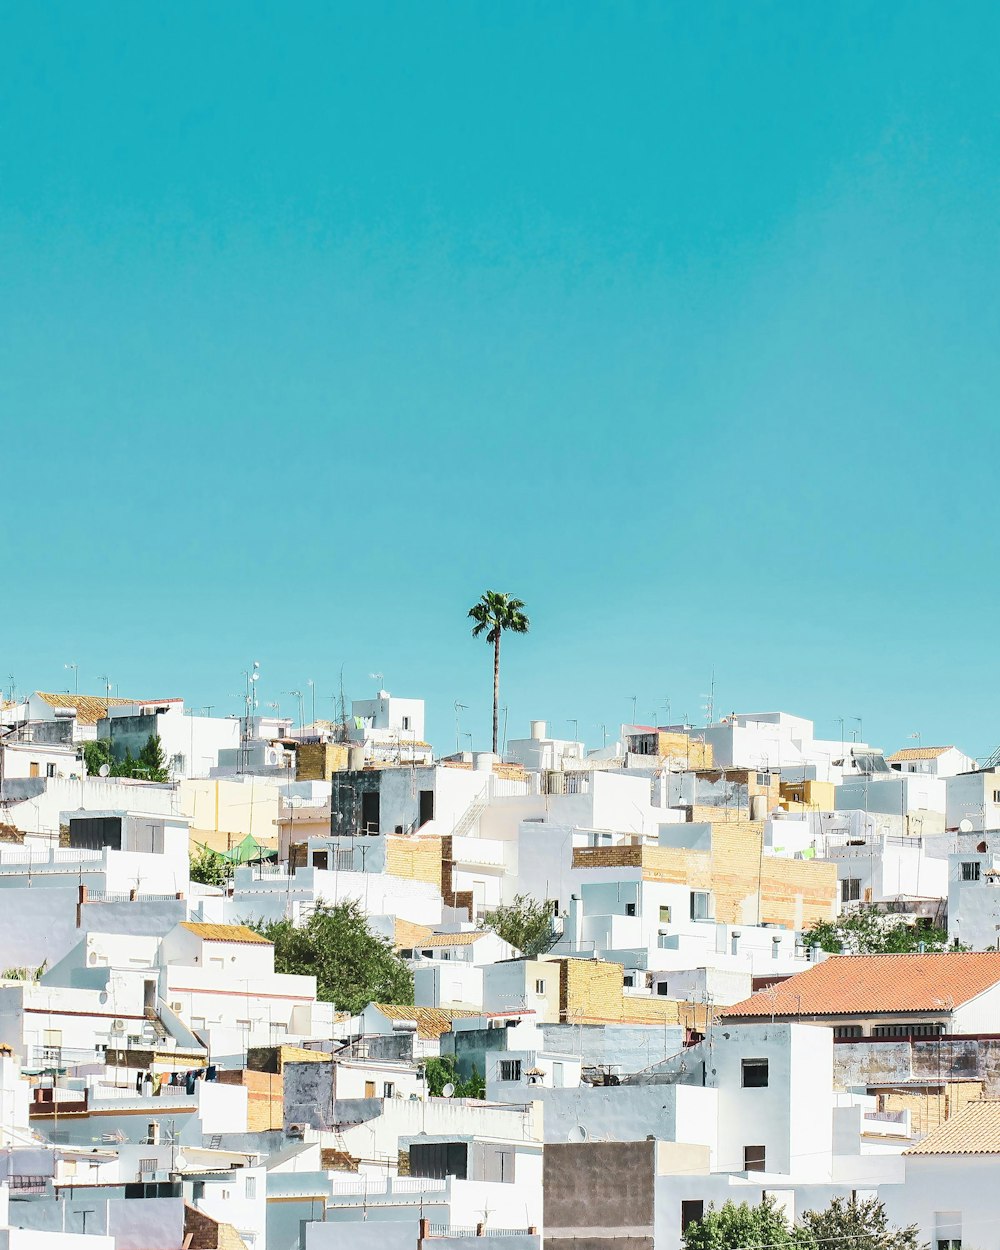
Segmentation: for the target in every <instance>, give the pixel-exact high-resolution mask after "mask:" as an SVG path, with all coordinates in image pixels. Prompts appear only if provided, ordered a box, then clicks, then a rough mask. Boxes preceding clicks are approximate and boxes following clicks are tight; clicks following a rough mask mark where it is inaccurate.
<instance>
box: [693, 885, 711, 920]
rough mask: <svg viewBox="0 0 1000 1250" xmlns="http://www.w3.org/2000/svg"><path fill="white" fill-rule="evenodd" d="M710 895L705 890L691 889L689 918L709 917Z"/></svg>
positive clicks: (706, 918) (702, 918)
mask: <svg viewBox="0 0 1000 1250" xmlns="http://www.w3.org/2000/svg"><path fill="white" fill-rule="evenodd" d="M711 902H712V896H711V894H709V892H708V891H707V890H692V891H691V919H692V920H708V919H709V918H710V917H711V912H712V907H711Z"/></svg>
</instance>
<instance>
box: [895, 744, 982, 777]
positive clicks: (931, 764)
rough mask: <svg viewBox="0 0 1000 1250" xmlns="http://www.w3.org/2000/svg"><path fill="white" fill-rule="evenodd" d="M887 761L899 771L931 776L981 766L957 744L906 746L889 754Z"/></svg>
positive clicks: (945, 774)
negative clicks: (956, 745)
mask: <svg viewBox="0 0 1000 1250" xmlns="http://www.w3.org/2000/svg"><path fill="white" fill-rule="evenodd" d="M885 762H886V763H887V764H888V765H889V767H890V768H892V769H894V770H895V771H896V772H898V773H926V774H928V775H929V776H931V777H956V776H958V774H959V773H972V772H975V771H976V769H977V768H978V767H979V766H978V764H977V763H976V761H975V760H974V759H973V758H972V756H971V755H966V754H965V752H964V751H960V750H959V749H958V747H955V746H947V747H923V746H920V747H904V748H903V750H901V751H895V752H893V754H892V755H889V756H887V757H886V761H885Z"/></svg>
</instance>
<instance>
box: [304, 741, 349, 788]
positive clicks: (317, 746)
mask: <svg viewBox="0 0 1000 1250" xmlns="http://www.w3.org/2000/svg"><path fill="white" fill-rule="evenodd" d="M346 767H347V744H346V743H343V742H303V743H301V744H300V745H299V746H297V747H296V748H295V779H296V781H329V780H330V776H331V774H332V773H339V772H342V771H343V770H344V769H345V768H346Z"/></svg>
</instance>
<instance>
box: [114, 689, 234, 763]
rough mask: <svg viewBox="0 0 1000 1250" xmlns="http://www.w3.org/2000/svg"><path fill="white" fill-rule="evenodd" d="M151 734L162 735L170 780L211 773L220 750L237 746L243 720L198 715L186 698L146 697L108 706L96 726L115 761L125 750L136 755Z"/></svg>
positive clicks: (217, 760)
mask: <svg viewBox="0 0 1000 1250" xmlns="http://www.w3.org/2000/svg"><path fill="white" fill-rule="evenodd" d="M150 735H155V736H157V737H158V738H159V739H160V746H161V748H162V750H163V755H164V758H165V760H166V763H167V767H168V768H169V769H170V776H171V778H172V779H174V780H178V779H180V778H182V777H185V778H186V777H208V776H210V775H211V774H212V770H213V769H214V768H216V767H217V766H218V764H219V753H220V752H222V751H227V750H228V751H231V750H234V749H236V748H237V747H238V746H239V742H240V721H239V718H238V717H235V716H228V717H224V716H196V715H195V714H194V710H193V709H191V708H187V709H186V708H185V707H184V700H183V699H143V700H139V701H137V702H134V703H121V704H117V705H114V706H112V707H109V708H108V712H107V716H106V717H104V719H102V720H101V721H100V722H99V723H98V726H97V736H98V737H99V738H104V739H106V740H107V741H108V742H109V744H110V747H111V754H112V757H113V758H114V759H116V760H120V759H124V756H125V751H126V749H128V750H129V751H130V752H131V754H132V757H133V759H134V758H136V757H138V755H139V752H140V751H141V750H142V748H143V747H144V746H145V745H146V742H147V741H148V739H149V737H150Z"/></svg>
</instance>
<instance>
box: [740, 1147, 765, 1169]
mask: <svg viewBox="0 0 1000 1250" xmlns="http://www.w3.org/2000/svg"><path fill="white" fill-rule="evenodd" d="M743 1171H744V1172H763V1171H764V1147H763V1146H744V1147H743Z"/></svg>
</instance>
